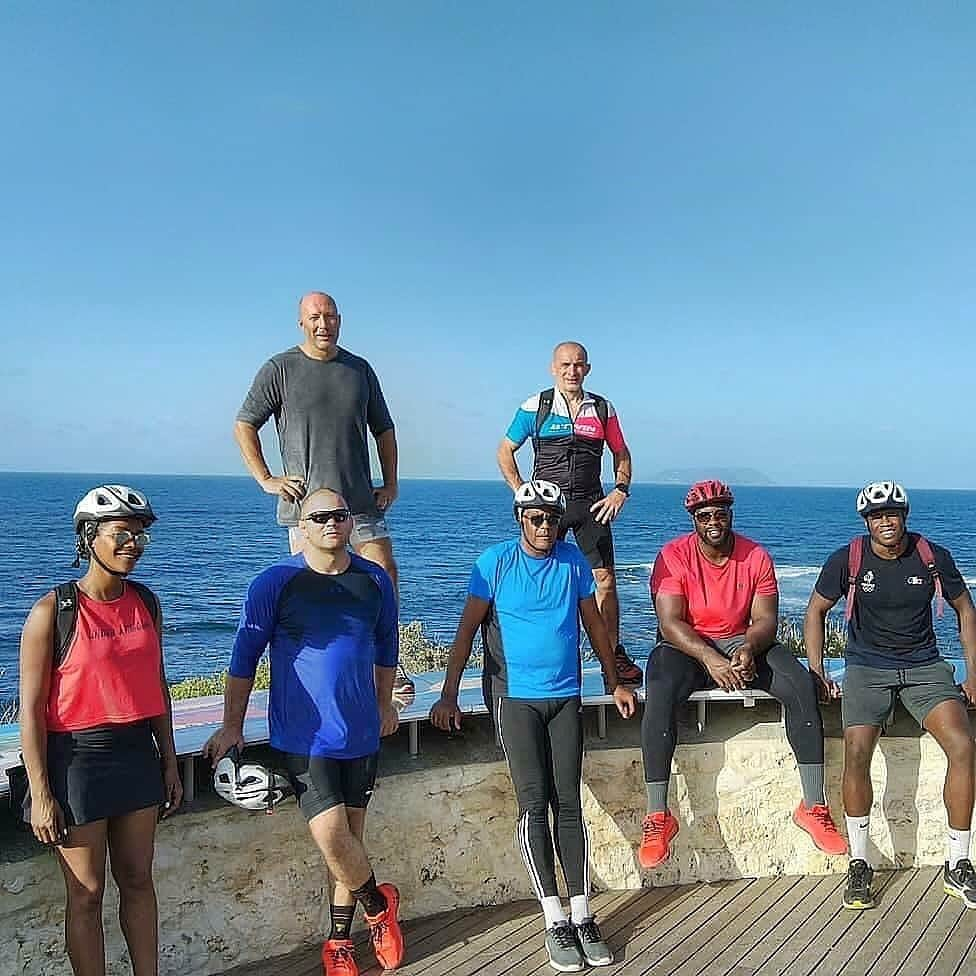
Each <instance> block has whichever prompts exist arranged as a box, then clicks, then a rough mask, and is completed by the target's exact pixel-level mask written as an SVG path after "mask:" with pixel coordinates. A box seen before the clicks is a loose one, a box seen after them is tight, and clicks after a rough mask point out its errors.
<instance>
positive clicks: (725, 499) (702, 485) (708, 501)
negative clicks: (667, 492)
mask: <svg viewBox="0 0 976 976" xmlns="http://www.w3.org/2000/svg"><path fill="white" fill-rule="evenodd" d="M734 501H735V498H734V497H733V495H732V489H731V488H730V487H729V486H728V485H727V484H726V483H725V482H724V481H717V480H716V479H715V478H709V479H708V480H707V481H696V482H695V483H694V484H693V485H692V486H691V487H690V488H689V489H688V494H687V495H685V508H686V509H687V510H688V511H689V512H693V511H694V510H695V509H696V508H701V506H702V505H731V504H733V502H734Z"/></svg>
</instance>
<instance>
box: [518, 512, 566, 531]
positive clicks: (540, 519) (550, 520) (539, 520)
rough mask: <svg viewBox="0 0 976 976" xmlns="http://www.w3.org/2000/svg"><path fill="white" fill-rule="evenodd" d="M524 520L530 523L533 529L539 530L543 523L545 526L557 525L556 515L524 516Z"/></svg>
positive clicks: (557, 517) (557, 518)
mask: <svg viewBox="0 0 976 976" xmlns="http://www.w3.org/2000/svg"><path fill="white" fill-rule="evenodd" d="M525 518H526V520H527V521H529V522H531V523H532V525H534V526H535V528H537V529H538V528H539V527H540V526H542V524H543V523H545V524H546V525H559V518H560V516H558V515H526V516H525Z"/></svg>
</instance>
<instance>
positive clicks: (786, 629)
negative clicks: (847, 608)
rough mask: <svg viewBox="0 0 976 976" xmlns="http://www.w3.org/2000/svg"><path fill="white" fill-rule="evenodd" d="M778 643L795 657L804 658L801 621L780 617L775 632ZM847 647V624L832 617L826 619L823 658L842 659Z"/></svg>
mask: <svg viewBox="0 0 976 976" xmlns="http://www.w3.org/2000/svg"><path fill="white" fill-rule="evenodd" d="M776 637H777V639H778V640H779V642H780V643H781V644H782V645H783V646H784V647H785V648H787V650H790V651H792V652H793V653H794V654H795V655H796V656H797V657H806V654H807V649H806V647H805V646H804V643H803V620H802V619H799V618H796V617H780V621H779V629H778V630H777V632H776ZM846 646H847V624H846V623H845V622H844V621H843V620H837V619H835V618H834V617H828V618H827V626H826V629H825V634H824V657H843V656H844V648H845V647H846Z"/></svg>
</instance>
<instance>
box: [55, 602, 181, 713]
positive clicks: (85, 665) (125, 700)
mask: <svg viewBox="0 0 976 976" xmlns="http://www.w3.org/2000/svg"><path fill="white" fill-rule="evenodd" d="M161 660H162V648H161V647H160V643H159V634H158V633H157V632H156V623H155V621H154V620H153V618H152V615H151V614H150V613H149V610H148V609H147V608H146V605H145V603H143V601H142V599H141V598H140V596H139V594H138V593H136V591H135V589H133V588H132V587H131V586H127V587H125V589H124V590H123V591H122V595H121V596H120V597H119V598H118V599H117V600H109V601H107V602H102V601H100V600H92V599H90V598H89V597H87V596H85V594H84V593H82V592H81V590H79V591H78V623H77V626H76V627H75V634H74V637H73V638H72V640H71V643H70V644H69V645H68V649H67V652H66V653H65V656H64V660H63V661H62V662H61V664H60V666H58V667H56V668H54V670H53V671H52V672H51V691H50V694H49V696H48V700H47V727H48V729H50V730H51V731H52V732H75V731H79V730H81V729H91V728H96V727H98V726H100V725H115V724H121V723H126V722H138V721H140V720H141V719H146V718H153V717H154V716H156V715H162V714H163V713H164V712H165V711H166V702H165V700H164V698H163V687H162V680H161V677H160V669H161Z"/></svg>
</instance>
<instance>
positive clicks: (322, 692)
mask: <svg viewBox="0 0 976 976" xmlns="http://www.w3.org/2000/svg"><path fill="white" fill-rule="evenodd" d="M350 560H351V561H350V564H349V567H348V569H346V571H345V572H343V573H339V574H337V575H334V576H333V575H329V574H327V573H317V572H315V571H314V570H312V569H309V567H308V564H307V563H306V562H305V557H304V556H302V555H298V556H292V557H290V558H288V559H284V560H282V561H281V562H280V563H276V564H275V565H274V566H271V567H270V568H269V569H266V570H265V571H264V572H263V573H261V575H260V576H258V577H257V578H256V579H255V580H254V582H253V583H251V585H250V587H249V588H248V591H247V599H246V600H245V601H244V608H243V610H242V611H241V621H240V624H239V625H238V628H237V637H236V639H235V641H234V651H233V654H232V655H231V661H230V673H231V674H232V675H233V676H234V677H236V678H253V677H254V672H255V669H256V668H257V666H258V660H259V659H260V657H261V655H262V654H263V653H264V649H265V648H266V647H268V646H269V645H270V658H271V693H270V695H269V698H268V719H269V724H270V727H271V745H272V746H274V747H275V748H276V749H281V750H282V751H283V752H293V753H298V754H299V755H304V756H327V757H329V758H332V759H356V758H359V757H361V756H369V755H372V754H373V753H374V752H376V751H377V750H378V749H379V747H380V719H379V708H378V706H377V703H376V684H375V682H374V679H373V666H374V665H377V664H378V665H380V666H381V667H386V668H393V667H396V663H397V656H398V652H399V632H398V627H397V601H396V594H395V592H394V590H393V584H392V582H391V581H390V577H389V576H387V574H386V572H385V570H383V569H382V567H380V566H377V565H376V564H375V563H372V562H370V561H369V560H367V559H363V558H361V557H360V556H357V555H354V554H350Z"/></svg>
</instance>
